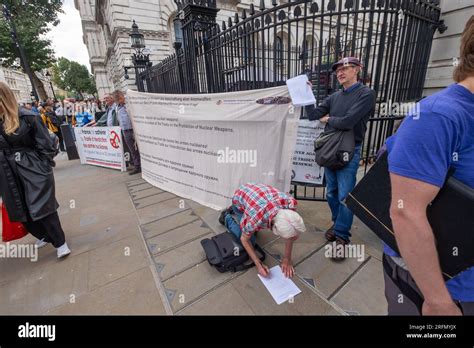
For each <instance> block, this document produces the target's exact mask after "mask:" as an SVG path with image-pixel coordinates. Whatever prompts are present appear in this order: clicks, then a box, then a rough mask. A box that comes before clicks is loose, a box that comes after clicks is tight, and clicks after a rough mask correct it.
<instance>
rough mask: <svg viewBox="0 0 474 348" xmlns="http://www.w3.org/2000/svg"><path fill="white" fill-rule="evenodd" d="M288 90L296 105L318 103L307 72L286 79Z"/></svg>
mask: <svg viewBox="0 0 474 348" xmlns="http://www.w3.org/2000/svg"><path fill="white" fill-rule="evenodd" d="M286 85H287V86H288V91H289V92H290V96H291V99H292V101H293V105H294V106H297V107H298V106H307V105H314V104H316V99H315V98H314V94H313V91H312V89H311V87H310V86H309V85H308V76H306V75H305V74H303V75H299V76H296V77H294V78H292V79H289V80H287V81H286Z"/></svg>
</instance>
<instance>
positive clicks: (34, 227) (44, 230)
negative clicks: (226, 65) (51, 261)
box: [23, 212, 66, 248]
mask: <svg viewBox="0 0 474 348" xmlns="http://www.w3.org/2000/svg"><path fill="white" fill-rule="evenodd" d="M23 225H25V227H26V229H27V230H28V232H30V233H31V234H32V235H33V236H35V237H36V238H38V239H40V240H41V239H43V238H44V240H45V242H48V243H51V244H53V246H54V247H55V248H59V247H60V246H61V245H63V244H64V243H65V242H66V237H65V236H64V231H63V228H62V227H61V222H60V221H59V215H58V213H57V212H56V213H53V214H51V215H48V216H46V217H44V218H42V219H41V220H38V221H28V222H24V223H23Z"/></svg>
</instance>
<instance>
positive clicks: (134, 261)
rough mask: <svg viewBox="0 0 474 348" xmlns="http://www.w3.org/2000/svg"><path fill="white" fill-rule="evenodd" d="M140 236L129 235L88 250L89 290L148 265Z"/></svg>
mask: <svg viewBox="0 0 474 348" xmlns="http://www.w3.org/2000/svg"><path fill="white" fill-rule="evenodd" d="M147 260H148V258H147V255H146V250H145V246H144V245H143V241H142V239H141V237H139V236H138V235H137V236H131V237H128V238H125V239H121V240H119V241H117V242H115V243H112V244H109V245H105V246H103V247H100V248H97V249H94V250H92V251H91V252H90V260H89V262H90V267H89V290H94V289H96V288H98V287H100V286H103V285H105V284H107V283H110V282H112V281H114V280H117V279H119V278H122V277H124V276H126V275H127V274H130V273H133V272H135V271H137V270H139V269H141V268H143V267H145V266H147V265H148V262H147Z"/></svg>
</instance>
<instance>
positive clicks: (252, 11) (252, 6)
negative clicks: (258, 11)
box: [250, 4, 255, 16]
mask: <svg viewBox="0 0 474 348" xmlns="http://www.w3.org/2000/svg"><path fill="white" fill-rule="evenodd" d="M254 14H255V6H254V5H253V4H250V15H251V16H253V15H254Z"/></svg>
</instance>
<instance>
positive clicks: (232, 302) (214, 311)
mask: <svg viewBox="0 0 474 348" xmlns="http://www.w3.org/2000/svg"><path fill="white" fill-rule="evenodd" d="M178 314H179V315H254V314H255V313H254V312H253V311H252V309H251V308H250V306H249V305H248V304H247V302H246V301H245V299H244V298H243V297H242V296H241V295H240V294H239V293H238V291H237V290H236V289H235V288H234V286H232V285H231V284H225V285H223V286H221V287H219V288H217V289H216V290H215V291H213V292H211V293H209V294H207V295H206V296H204V297H203V298H202V299H200V300H199V301H197V302H196V303H193V304H192V305H191V306H189V307H187V308H185V309H183V310H182V311H180V312H179V313H178Z"/></svg>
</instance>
